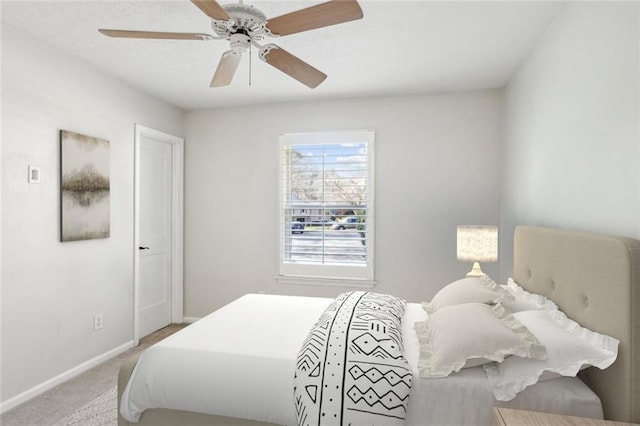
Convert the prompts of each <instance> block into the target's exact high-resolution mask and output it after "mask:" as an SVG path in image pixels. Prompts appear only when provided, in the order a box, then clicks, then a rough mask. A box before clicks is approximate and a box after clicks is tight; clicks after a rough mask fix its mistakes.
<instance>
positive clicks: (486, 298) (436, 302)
mask: <svg viewBox="0 0 640 426" xmlns="http://www.w3.org/2000/svg"><path fill="white" fill-rule="evenodd" d="M505 299H513V296H512V294H511V293H510V292H509V291H507V290H505V289H504V288H502V287H501V286H499V285H498V284H496V282H495V281H493V280H492V279H491V278H489V277H488V276H486V275H485V276H483V277H468V278H463V279H461V280H458V281H454V282H452V283H450V284H448V285H447V286H446V287H444V288H442V289H441V290H440V291H439V292H438V293H436V295H435V296H433V299H431V302H422V306H423V307H424V309H425V310H426V311H427V313H429V314H431V313H433V312H436V311H437V310H438V309H441V308H444V307H446V306H453V305H460V304H463V303H485V304H488V305H493V304H496V303H499V302H502V301H504V300H505Z"/></svg>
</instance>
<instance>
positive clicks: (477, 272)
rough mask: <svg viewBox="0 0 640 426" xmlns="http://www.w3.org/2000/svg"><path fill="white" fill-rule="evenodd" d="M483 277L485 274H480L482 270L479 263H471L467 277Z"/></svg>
mask: <svg viewBox="0 0 640 426" xmlns="http://www.w3.org/2000/svg"><path fill="white" fill-rule="evenodd" d="M485 275H487V274H485V273H484V272H482V269H480V263H478V262H473V267H472V268H471V270H470V271H469V272H467V277H484V276H485Z"/></svg>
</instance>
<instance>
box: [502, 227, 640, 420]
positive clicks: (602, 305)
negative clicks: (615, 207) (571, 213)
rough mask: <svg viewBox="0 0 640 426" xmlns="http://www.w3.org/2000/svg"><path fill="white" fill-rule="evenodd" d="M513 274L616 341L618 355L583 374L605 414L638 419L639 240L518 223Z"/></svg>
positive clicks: (639, 416)
mask: <svg viewBox="0 0 640 426" xmlns="http://www.w3.org/2000/svg"><path fill="white" fill-rule="evenodd" d="M513 278H514V279H515V280H516V281H517V282H518V283H519V284H520V285H521V286H523V287H524V288H525V289H527V290H528V291H530V292H532V293H538V294H542V295H544V296H546V297H548V298H550V299H551V300H553V301H554V302H556V303H557V305H558V306H559V307H560V309H562V311H564V313H565V314H567V316H569V317H570V318H571V319H573V320H574V321H577V322H578V323H580V324H581V325H582V326H584V327H586V328H589V329H591V330H593V331H597V332H599V333H603V334H607V335H609V336H613V337H615V338H617V339H619V340H620V346H619V349H618V358H617V360H616V362H615V363H614V364H613V365H612V366H611V367H609V368H607V369H606V370H598V369H597V368H594V367H592V368H589V369H587V370H586V371H585V372H584V375H583V376H584V377H583V379H584V380H585V382H587V384H588V385H589V386H590V387H591V389H593V391H594V392H595V393H596V394H597V395H598V396H599V397H600V399H601V401H602V405H603V409H604V416H605V418H606V419H609V420H617V421H627V422H628V421H632V422H634V423H640V241H638V240H635V239H631V238H621V237H611V236H603V235H595V234H589V233H584V232H574V231H565V230H559V229H550V228H538V227H532V226H519V227H518V228H516V231H515V235H514V264H513Z"/></svg>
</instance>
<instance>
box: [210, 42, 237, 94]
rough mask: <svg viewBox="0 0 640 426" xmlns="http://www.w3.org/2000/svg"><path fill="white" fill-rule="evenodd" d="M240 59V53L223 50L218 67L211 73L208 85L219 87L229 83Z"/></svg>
mask: <svg viewBox="0 0 640 426" xmlns="http://www.w3.org/2000/svg"><path fill="white" fill-rule="evenodd" d="M241 59H242V54H241V53H238V52H235V51H233V50H228V51H226V52H224V53H223V54H222V58H220V62H219V63H218V68H216V72H215V74H213V79H212V80H211V84H210V86H211V87H221V86H228V85H230V84H231V80H233V76H234V75H235V73H236V70H237V69H238V65H239V64H240V60H241Z"/></svg>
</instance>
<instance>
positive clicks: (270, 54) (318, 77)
mask: <svg viewBox="0 0 640 426" xmlns="http://www.w3.org/2000/svg"><path fill="white" fill-rule="evenodd" d="M260 59H262V60H263V61H265V62H266V63H268V64H269V65H271V66H273V67H275V68H277V69H279V70H280V71H282V72H283V73H285V74H287V75H289V76H291V77H293V78H295V79H296V80H298V81H299V82H300V83H302V84H304V85H305V86H307V87H310V88H311V89H313V88H315V87H317V86H318V85H319V84H320V83H322V82H323V81H324V80H325V79H326V78H327V75H326V74H325V73H323V72H322V71H320V70H318V69H316V68H314V67H312V66H311V65H309V64H307V63H306V62H304V61H303V60H302V59H300V58H298V57H296V56H294V55H292V54H291V53H289V52H287V51H286V50H284V49H282V48H280V47H278V46H276V45H275V44H268V45H266V46H264V47H263V48H262V50H261V51H260Z"/></svg>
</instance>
